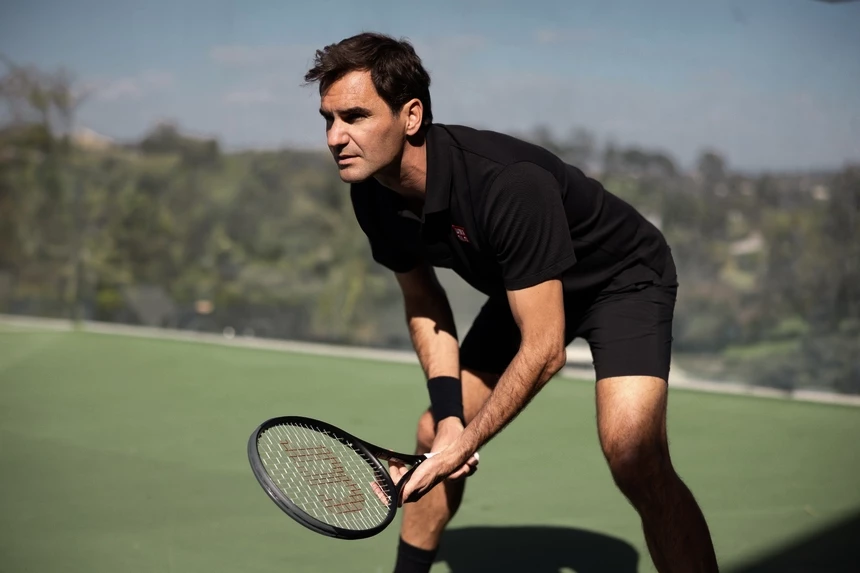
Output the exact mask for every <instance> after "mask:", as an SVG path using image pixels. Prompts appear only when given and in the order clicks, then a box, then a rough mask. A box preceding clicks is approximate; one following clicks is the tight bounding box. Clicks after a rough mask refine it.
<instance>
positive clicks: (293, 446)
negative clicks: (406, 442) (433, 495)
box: [248, 416, 424, 539]
mask: <svg viewBox="0 0 860 573" xmlns="http://www.w3.org/2000/svg"><path fill="white" fill-rule="evenodd" d="M390 458H396V459H400V460H402V461H404V462H405V463H407V464H417V463H419V462H420V461H421V460H422V459H424V458H423V457H421V456H413V455H407V454H398V453H395V452H391V451H389V450H384V449H382V448H379V447H377V446H374V445H373V444H369V443H367V442H364V441H362V440H360V439H358V438H356V437H355V436H353V435H352V434H350V433H348V432H346V431H344V430H342V429H340V428H338V427H336V426H333V425H331V424H328V423H326V422H322V421H320V420H315V419H313V418H306V417H303V416H281V417H278V418H272V419H270V420H266V421H265V422H263V423H262V424H260V426H258V427H257V428H256V429H255V430H254V432H253V433H252V434H251V437H250V438H249V440H248V460H249V462H250V464H251V470H252V471H253V473H254V476H255V477H256V479H257V481H258V482H259V484H260V485H261V486H262V487H263V490H264V491H265V492H266V494H267V495H268V496H269V498H270V499H271V500H272V501H273V502H274V503H275V505H277V506H278V507H279V508H280V509H281V510H283V511H284V512H285V513H286V514H287V515H289V516H290V517H291V518H293V519H294V520H295V521H297V522H298V523H300V524H301V525H303V526H305V527H307V528H308V529H310V530H312V531H315V532H316V533H319V534H322V535H326V536H329V537H334V538H338V539H363V538H367V537H371V536H373V535H376V534H378V533H379V532H381V531H382V530H383V529H385V528H386V527H387V526H388V525H389V524H390V523H391V521H392V520H393V519H394V516H395V515H396V513H397V504H398V497H399V488H398V487H396V486H395V485H394V482H393V481H392V479H391V476H390V474H389V473H388V469H387V468H386V467H385V466H384V465H383V464H382V462H381V461H380V459H390ZM413 469H414V468H413ZM405 481H406V479H405V478H404V479H403V480H402V481H401V482H400V483H401V484H403V483H405ZM371 483H375V484H376V485H377V486H378V487H379V488H380V489H381V490H382V491H383V492H384V493H385V495H386V496H387V499H388V503H387V504H384V503H383V502H382V501H381V500H380V499H379V497H378V496H377V494H376V493H375V492H374V491H373V489H372V487H371Z"/></svg>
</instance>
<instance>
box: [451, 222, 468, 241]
mask: <svg viewBox="0 0 860 573" xmlns="http://www.w3.org/2000/svg"><path fill="white" fill-rule="evenodd" d="M451 228H452V229H454V234H455V235H457V238H458V239H460V240H461V241H463V242H464V243H468V242H469V237H467V236H466V229H464V228H463V227H459V226H457V225H451Z"/></svg>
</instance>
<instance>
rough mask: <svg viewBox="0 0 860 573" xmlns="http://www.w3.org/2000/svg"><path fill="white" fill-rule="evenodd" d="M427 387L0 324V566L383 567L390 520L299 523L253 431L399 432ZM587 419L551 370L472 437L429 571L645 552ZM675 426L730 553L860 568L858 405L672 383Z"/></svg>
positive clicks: (725, 558) (262, 354) (678, 454)
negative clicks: (270, 492)
mask: <svg viewBox="0 0 860 573" xmlns="http://www.w3.org/2000/svg"><path fill="white" fill-rule="evenodd" d="M425 403H426V394H425V390H424V386H423V382H422V376H421V373H420V371H419V370H418V367H417V366H416V365H409V364H393V363H382V362H372V361H363V360H354V359H340V358H325V357H319V356H305V355H299V354H290V353H286V352H277V351H268V350H254V349H247V348H237V347H227V346H216V345H209V344H202V343H193V342H177V341H161V340H153V339H140V338H132V337H119V336H108V335H103V334H92V333H83V332H47V331H38V330H32V329H22V328H9V327H3V328H0V484H2V487H0V571H2V572H3V573H18V572H39V573H42V572H55V571H56V572H64V573H72V572H86V573H100V572H110V573H116V572H120V571H121V572H125V573H138V572H161V571H168V572H170V571H173V572H183V573H192V572H203V571H205V572H215V571H219V572H220V571H224V572H231V573H234V572H242V573H252V572H258V571H259V572H265V573H271V572H272V571H284V572H289V573H303V572H352V571H355V572H368V573H376V572H388V571H390V570H391V566H392V563H393V554H394V547H395V543H396V540H397V529H398V526H399V519H398V520H397V521H395V523H394V524H393V525H392V526H391V527H389V529H387V530H386V531H385V532H383V533H382V534H381V535H379V536H377V537H375V538H372V539H369V540H362V541H342V540H335V539H329V538H325V537H322V536H318V535H316V534H314V533H311V532H309V531H307V530H305V529H303V528H302V527H300V526H298V525H297V524H295V523H294V522H293V521H292V520H290V519H289V518H288V517H287V516H286V515H285V514H283V513H282V512H281V511H280V510H279V509H277V508H276V507H275V505H274V504H272V503H271V502H270V501H269V500H268V498H267V497H266V495H265V494H264V492H263V491H262V489H261V488H260V487H259V485H258V484H257V482H256V481H255V480H254V478H253V476H252V474H251V472H250V469H249V466H248V462H247V458H246V453H245V448H246V443H247V439H248V436H249V435H250V433H251V431H252V430H253V429H254V428H255V426H256V425H257V424H258V423H259V422H261V421H262V420H263V419H265V418H268V417H272V416H277V415H284V414H300V415H306V416H311V417H318V418H322V419H324V420H327V421H330V422H331V423H334V424H335V425H339V426H341V427H343V428H344V429H346V430H348V431H351V432H353V433H355V434H356V435H358V436H360V437H363V438H365V439H367V440H369V441H371V442H374V443H377V444H379V445H383V446H387V447H390V448H392V449H404V450H407V451H408V450H411V448H412V445H413V434H414V420H415V418H416V416H417V414H418V413H419V411H420V410H421V409H422V408H423V406H424V405H425ZM594 419H595V414H594V392H593V384H592V383H587V382H581V381H572V380H566V379H563V378H557V379H555V380H554V381H552V382H551V383H550V384H549V385H548V386H547V387H546V389H545V390H544V391H543V392H542V393H541V394H540V395H539V396H538V397H537V398H536V399H535V401H534V402H533V404H532V405H531V406H530V407H529V408H528V409H527V410H526V411H525V412H524V413H523V414H522V415H521V416H520V417H519V418H518V419H517V420H516V421H515V422H514V423H513V424H512V425H511V426H510V427H509V428H508V429H506V430H505V431H504V432H503V433H502V434H500V435H499V436H498V437H497V438H496V440H495V441H493V442H492V443H491V444H489V445H488V446H487V447H486V448H485V449H484V450H483V452H482V454H483V455H482V458H481V470H480V471H479V472H478V473H477V474H476V475H475V476H474V477H472V478H469V479H470V481H469V487H468V489H467V494H466V500H465V502H464V504H463V506H462V508H461V511H460V513H459V514H458V516H457V517H456V519H455V520H454V522H453V523H452V524H451V526H450V528H449V531H448V533H447V535H446V537H445V540H444V547H443V549H442V551H441V552H440V554H439V557H438V562H437V563H436V565H435V566H434V568H433V571H434V572H435V573H439V572H445V571H453V572H456V573H463V572H467V571H524V572H536V573H548V572H557V571H566V572H570V571H575V572H578V573H592V572H620V573H632V572H648V571H653V567H652V565H651V562H650V559H649V558H648V554H647V550H646V548H645V544H644V541H643V538H642V534H641V530H640V525H639V521H638V518H637V516H636V514H635V512H634V511H633V510H632V508H631V507H630V506H629V505H628V504H627V502H626V501H625V500H624V499H623V498H622V497H621V495H620V494H619V493H618V492H617V490H616V489H615V488H614V486H613V484H612V482H611V480H610V476H609V472H608V470H607V468H606V466H605V463H604V461H603V458H602V456H601V453H600V451H599V448H598V445H597V440H596V429H595V423H594ZM669 433H670V439H671V446H672V452H673V458H674V462H675V465H676V467H677V469H678V471H679V473H680V474H681V476H682V477H683V478H684V480H685V481H686V482H687V483H688V485H689V486H690V488H691V489H692V490H693V492H694V494H695V495H696V496H697V498H698V499H699V501H700V503H701V505H702V508H703V510H704V512H705V514H706V516H707V518H708V521H709V524H710V526H711V531H712V534H713V537H714V540H715V544H716V548H717V552H718V555H719V558H720V561H721V563H722V565H723V570H724V571H735V572H738V573H741V572H743V573H754V572H759V573H760V572H765V571H773V572H776V571H780V572H799V571H816V572H824V571H860V558H858V557H857V554H858V552H860V549H858V541H857V540H858V539H860V446H858V438H860V408H851V407H844V406H837V405H821V404H806V403H798V402H789V401H781V400H769V399H762V398H750V397H740V396H723V395H714V394H704V393H695V392H690V391H680V390H676V391H673V393H672V395H671V398H670V412H669ZM852 551H853V552H854V553H853V555H852V554H851V552H852Z"/></svg>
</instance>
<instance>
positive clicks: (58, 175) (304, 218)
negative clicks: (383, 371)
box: [0, 67, 860, 392]
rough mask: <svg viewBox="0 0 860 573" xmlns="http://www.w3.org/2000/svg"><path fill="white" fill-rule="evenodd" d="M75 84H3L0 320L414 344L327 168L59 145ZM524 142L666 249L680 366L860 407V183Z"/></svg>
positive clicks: (712, 155) (574, 136)
mask: <svg viewBox="0 0 860 573" xmlns="http://www.w3.org/2000/svg"><path fill="white" fill-rule="evenodd" d="M66 81H67V77H66V76H64V75H62V74H59V75H44V74H39V73H36V72H34V71H33V70H28V69H23V68H17V67H15V68H12V69H11V71H10V72H8V73H7V75H6V76H4V77H0V98H3V99H2V101H3V102H5V103H6V104H7V107H9V108H10V109H13V110H14V111H15V114H11V115H9V117H10V118H12V119H11V120H10V121H9V122H7V124H6V125H2V126H0V310H3V311H6V312H20V313H30V314H43V315H50V316H67V317H79V316H84V317H91V318H96V319H99V320H110V321H121V322H131V323H146V324H157V325H167V326H174V327H180V328H190V329H200V330H210V331H220V330H222V329H224V328H225V327H231V328H233V329H234V331H235V332H237V333H239V334H242V333H251V332H253V333H255V334H257V335H261V336H276V337H290V338H300V339H309V340H324V341H336V342H342V343H354V344H366V345H388V346H392V345H394V346H405V345H407V344H409V342H408V338H407V333H406V331H405V327H404V325H403V318H402V313H401V311H400V298H399V296H398V295H397V292H396V290H397V289H396V285H395V282H394V279H393V277H392V276H391V273H389V272H387V271H385V270H384V269H382V268H381V267H380V266H378V265H376V264H375V263H373V261H372V259H371V257H370V252H369V248H368V245H367V240H366V238H365V236H364V234H363V233H362V232H361V230H360V229H359V227H358V225H357V223H356V221H355V217H354V215H353V212H352V205H351V202H350V200H349V189H348V186H347V185H345V184H344V183H342V182H341V180H340V179H339V178H338V175H337V171H336V169H335V168H334V166H333V165H332V162H331V158H330V157H328V156H327V154H325V153H315V152H302V151H292V150H281V151H266V152H262V151H260V152H240V153H231V154H225V153H223V152H222V150H221V148H220V146H219V144H218V142H217V141H214V140H208V139H197V138H194V137H190V136H188V135H186V134H183V133H182V132H181V131H180V130H179V129H178V128H177V127H176V126H173V125H168V124H162V125H158V126H156V127H155V128H154V129H153V130H152V131H151V132H150V133H149V134H147V135H146V136H145V137H143V138H142V139H141V140H140V141H139V142H137V143H133V144H129V145H125V146H104V145H95V146H94V145H91V144H87V143H86V142H81V141H77V140H75V139H74V138H70V137H68V133H65V132H63V131H62V129H60V128H61V127H62V126H63V125H66V124H71V118H72V111H73V109H74V102H73V101H72V100H71V98H69V97H68V95H67V94H66V95H64V92H63V89H64V86H66V87H68V86H67V84H64V83H63V82H66ZM25 88H26V89H25ZM55 117H60V118H61V119H62V121H59V122H58V121H57V120H55V119H52V118H55ZM530 137H531V139H532V140H534V141H536V142H538V143H540V144H542V145H544V146H546V147H547V148H549V149H551V150H553V151H555V152H556V153H558V154H559V155H560V156H562V157H563V158H564V159H566V160H568V161H570V162H572V163H574V164H576V165H581V166H583V168H584V169H585V167H586V166H587V167H588V169H587V170H588V171H590V172H592V173H593V174H594V176H595V177H596V178H597V179H599V180H600V181H601V182H602V183H603V184H604V185H605V186H606V188H607V189H608V190H609V191H611V192H612V193H614V194H616V195H618V196H619V197H620V198H622V199H624V200H625V201H627V202H629V203H630V204H632V205H633V206H635V207H636V208H637V209H639V210H640V211H641V212H642V213H643V214H644V215H645V216H646V217H647V218H648V219H649V220H651V221H653V222H654V223H655V224H657V225H658V226H659V227H660V229H661V230H662V232H663V233H664V234H665V236H666V238H667V239H668V241H669V243H670V245H671V246H672V250H673V254H674V257H675V260H676V264H677V267H678V271H679V277H680V284H681V287H680V291H679V298H678V306H677V311H676V322H675V349H676V350H677V351H678V352H681V353H683V352H696V353H704V354H710V355H712V356H722V360H721V368H722V372H721V373H722V374H724V375H729V376H733V377H734V376H739V377H741V378H743V379H746V380H748V381H750V382H753V383H759V384H766V385H771V386H778V387H786V388H788V387H815V388H831V389H839V390H841V391H851V392H860V381H858V376H860V374H858V370H857V368H858V367H857V365H856V364H857V363H858V361H857V359H856V357H857V355H858V351H860V168H858V167H846V168H845V169H843V170H842V171H840V172H838V173H830V174H821V175H811V174H809V175H795V176H780V175H778V174H770V175H766V176H760V177H756V176H746V175H741V174H737V173H733V172H732V171H731V170H730V168H729V166H728V165H727V163H726V161H725V160H724V159H723V158H722V157H720V156H719V154H717V153H716V152H713V151H708V152H706V153H704V154H703V155H702V157H701V158H700V160H699V161H698V162H697V167H696V169H695V171H694V172H693V173H690V174H685V173H682V172H681V171H680V170H679V169H678V168H677V167H676V165H675V163H674V162H673V160H672V159H671V158H670V157H669V156H668V155H666V154H664V153H662V152H659V151H652V150H645V149H641V148H623V147H619V146H616V145H609V146H608V147H607V148H606V149H605V150H604V151H603V152H602V153H601V152H600V151H599V150H598V149H597V148H596V144H595V139H594V137H593V136H591V135H590V134H588V133H587V132H584V131H581V130H580V131H575V132H573V133H571V134H570V135H569V136H568V137H567V138H563V139H557V138H554V137H553V136H552V134H551V133H550V132H549V130H547V129H539V130H537V131H536V133H534V134H532V135H531V136H530ZM475 312H477V309H475Z"/></svg>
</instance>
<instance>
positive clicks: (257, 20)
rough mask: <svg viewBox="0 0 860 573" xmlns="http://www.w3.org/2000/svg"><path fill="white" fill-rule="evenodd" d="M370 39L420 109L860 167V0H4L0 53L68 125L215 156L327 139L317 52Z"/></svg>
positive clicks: (741, 163)
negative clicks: (220, 149)
mask: <svg viewBox="0 0 860 573" xmlns="http://www.w3.org/2000/svg"><path fill="white" fill-rule="evenodd" d="M364 30H374V31H381V32H386V33H390V34H393V35H396V36H401V37H407V38H409V39H410V40H412V41H413V43H414V44H415V45H416V48H417V49H418V52H419V55H421V57H422V58H423V60H424V62H425V65H426V66H427V67H428V69H429V71H430V73H431V76H432V78H433V84H432V87H431V93H432V97H433V108H434V116H435V118H436V121H438V122H441V123H461V124H467V125H473V126H476V127H483V128H488V129H496V130H499V131H506V132H521V131H524V130H528V129H530V128H533V127H534V126H536V125H538V124H544V125H547V126H550V127H551V129H553V130H554V131H555V132H556V133H557V134H558V135H565V134H566V133H568V132H569V131H570V130H572V129H574V128H579V127H584V128H586V129H588V130H590V131H592V132H593V133H594V134H595V135H596V136H597V137H598V141H599V142H601V143H605V142H607V141H613V142H616V143H619V144H636V145H643V146H648V147H651V148H657V149H661V150H663V151H665V152H668V153H669V154H671V155H672V156H673V157H675V158H676V159H677V160H678V161H679V162H681V163H682V164H683V165H685V166H689V165H691V164H692V162H694V161H695V158H696V157H697V156H698V154H699V153H700V152H701V151H702V150H703V149H706V148H707V149H716V150H717V151H719V152H721V153H723V154H724V155H725V156H726V157H727V159H728V161H729V163H730V165H731V166H734V167H737V168H742V169H754V170H757V169H792V170H793V169H805V168H810V167H838V166H841V165H843V164H844V163H845V162H846V161H858V160H860V32H858V30H860V2H855V3H845V4H825V3H820V2H815V1H813V0H757V1H756V2H750V1H741V0H736V1H730V2H729V1H726V2H719V1H715V2H709V3H707V4H705V3H701V2H689V1H681V0H662V1H658V0H654V1H651V2H641V1H640V0H597V1H594V0H580V1H577V2H562V1H544V0H530V1H524V0H520V1H508V0H499V1H491V0H460V1H443V2H426V1H425V2H406V1H404V2H399V3H396V2H388V1H382V0H365V1H364V2H347V1H345V0H340V1H334V0H316V1H315V2H307V3H305V2H287V1H283V0H282V1H275V0H268V1H252V0H246V1H243V2H238V1H227V0H211V1H198V0H195V1H184V2H183V1H173V2H170V1H166V0H149V1H147V2H142V1H140V0H138V1H136V2H127V1H125V0H112V1H96V0H78V1H72V0H66V1H49V0H26V1H21V0H10V1H7V2H4V3H3V5H2V7H0V53H3V54H5V55H6V56H8V57H10V58H12V59H13V60H15V61H17V62H19V63H32V64H36V65H39V66H44V67H46V68H56V67H59V66H65V67H66V68H68V69H69V70H71V71H72V72H74V74H75V76H76V77H77V78H78V81H79V82H80V85H81V86H86V87H88V88H89V89H91V90H92V93H91V95H90V97H89V99H88V100H87V102H86V103H85V105H84V106H83V107H82V108H81V110H80V114H79V123H80V124H81V125H84V126H86V127H89V128H91V129H94V130H96V131H98V132H100V133H103V134H105V135H108V136H112V137H115V138H119V139H128V138H132V137H138V136H140V135H141V134H142V133H144V132H145V131H146V130H147V129H149V128H150V127H151V126H152V124H153V123H154V122H155V121H158V120H162V119H167V120H173V121H176V122H178V123H179V124H180V125H181V126H182V127H183V128H185V129H187V130H189V131H191V132H194V133H199V134H206V135H215V136H217V137H219V139H220V140H221V141H222V143H223V144H224V145H225V147H228V148H237V147H274V146H279V145H294V146H302V147H318V146H323V145H324V132H323V127H324V126H323V124H322V121H321V119H320V118H319V116H318V113H317V107H318V96H317V93H316V91H315V89H314V88H312V87H302V86H301V83H302V76H303V74H304V72H305V71H306V69H307V67H308V66H309V64H310V63H311V61H312V58H313V52H314V50H315V49H316V48H320V47H322V46H324V45H326V44H328V43H332V42H335V41H337V40H339V39H341V38H343V37H346V36H348V35H352V34H354V33H357V32H360V31H364Z"/></svg>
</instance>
